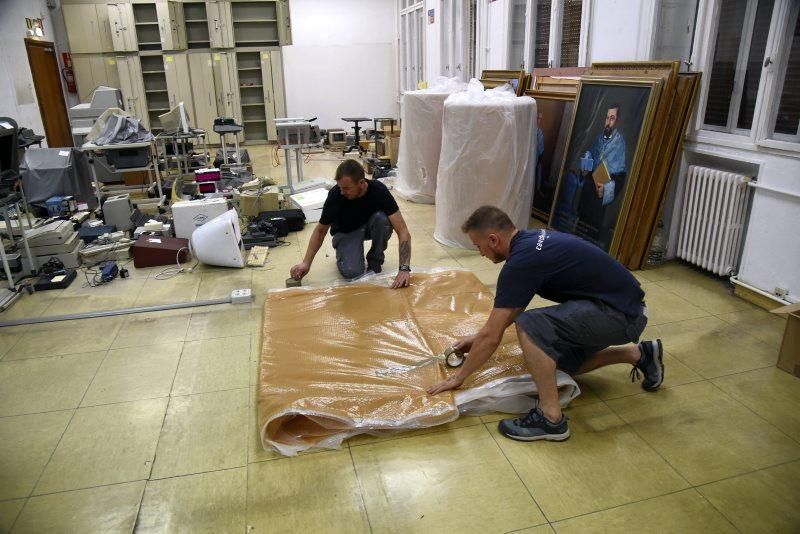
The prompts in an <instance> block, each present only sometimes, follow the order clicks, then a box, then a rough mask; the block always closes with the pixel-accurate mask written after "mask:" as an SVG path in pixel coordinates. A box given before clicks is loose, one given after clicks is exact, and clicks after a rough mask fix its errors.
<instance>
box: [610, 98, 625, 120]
mask: <svg viewBox="0 0 800 534" xmlns="http://www.w3.org/2000/svg"><path fill="white" fill-rule="evenodd" d="M608 109H616V110H617V118H618V119H619V116H620V115H621V112H622V110H621V109H620V107H619V104H617V103H616V102H615V103H613V104H611V105H610V106H608Z"/></svg>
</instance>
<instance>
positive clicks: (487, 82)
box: [480, 70, 531, 96]
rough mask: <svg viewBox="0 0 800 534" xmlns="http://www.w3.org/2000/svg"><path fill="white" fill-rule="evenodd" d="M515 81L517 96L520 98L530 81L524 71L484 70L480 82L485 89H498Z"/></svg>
mask: <svg viewBox="0 0 800 534" xmlns="http://www.w3.org/2000/svg"><path fill="white" fill-rule="evenodd" d="M513 80H517V96H522V94H523V93H524V92H525V90H526V89H527V88H528V84H529V83H530V81H531V78H530V76H529V75H527V74H525V71H524V70H485V71H483V72H482V73H481V79H480V82H481V83H482V84H483V86H484V87H485V88H487V89H493V88H495V87H499V86H501V85H503V84H504V83H508V84H510V83H511V82H512V81H513Z"/></svg>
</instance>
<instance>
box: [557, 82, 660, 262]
mask: <svg viewBox="0 0 800 534" xmlns="http://www.w3.org/2000/svg"><path fill="white" fill-rule="evenodd" d="M660 89H661V80H660V79H655V78H609V77H599V76H597V77H595V76H585V77H583V78H581V83H580V85H579V86H578V94H577V96H576V105H575V112H574V114H573V117H572V126H571V128H570V134H569V137H568V139H567V144H566V149H565V150H564V157H563V160H562V162H561V168H560V171H559V179H558V186H557V188H556V191H555V194H554V195H555V201H554V203H553V208H552V211H551V213H550V226H551V227H553V228H554V229H556V230H560V231H562V232H569V233H572V234H576V235H579V236H580V237H583V238H584V239H586V240H588V241H590V242H592V243H594V244H596V245H597V246H599V247H600V248H602V249H603V250H605V251H606V252H608V253H609V254H611V255H612V256H613V255H615V254H616V251H617V249H618V247H619V240H620V235H621V233H622V232H621V231H619V230H621V227H622V225H621V224H620V221H624V220H625V216H626V213H627V211H628V208H629V202H630V199H631V196H632V193H633V190H634V187H635V185H636V181H637V179H638V178H639V172H640V169H641V166H642V159H643V153H644V147H645V145H646V144H647V140H648V138H649V136H650V133H651V129H652V125H653V116H654V113H655V108H656V104H657V103H658V98H659V92H660Z"/></svg>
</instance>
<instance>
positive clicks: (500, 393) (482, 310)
mask: <svg viewBox="0 0 800 534" xmlns="http://www.w3.org/2000/svg"><path fill="white" fill-rule="evenodd" d="M391 278H392V275H391V274H384V275H379V276H375V277H373V278H371V279H367V280H364V279H362V280H360V281H359V282H356V283H351V284H341V285H338V286H336V287H327V288H295V289H284V290H273V291H271V292H270V293H269V294H268V295H267V299H266V302H265V304H264V318H263V320H264V323H263V331H262V342H261V360H260V364H259V386H258V388H259V389H258V418H259V428H260V431H261V440H262V443H263V445H264V447H266V448H272V449H275V450H277V451H279V452H281V453H282V454H286V455H293V454H296V453H298V452H300V451H303V450H306V449H311V448H336V447H338V446H339V445H340V444H341V442H342V440H344V439H347V438H349V437H351V436H354V435H356V434H364V433H368V434H373V435H381V434H386V433H391V432H398V431H403V430H410V429H414V428H424V427H430V426H434V425H440V424H444V423H447V422H450V421H453V420H455V419H456V418H458V416H459V414H463V413H468V414H475V415H477V414H481V413H488V412H494V411H504V412H509V413H522V412H525V411H527V410H529V409H530V408H532V407H533V404H534V399H533V398H532V397H531V395H532V394H533V393H534V392H535V391H536V386H535V384H534V383H533V382H532V381H531V378H530V375H529V374H528V371H527V369H526V367H525V364H524V361H523V357H522V352H521V350H520V348H519V344H518V342H517V339H516V334H515V332H514V330H513V329H509V330H508V331H507V332H506V334H505V336H504V338H503V342H502V344H501V345H500V347H499V348H498V350H497V351H496V353H495V355H494V356H492V358H491V359H490V360H489V362H487V364H486V365H485V366H484V367H483V368H482V369H481V370H479V371H478V372H477V373H474V374H473V375H472V376H471V377H470V378H469V379H468V380H467V382H465V383H464V385H463V386H462V387H461V388H460V389H459V390H457V391H455V392H453V391H448V392H445V393H441V394H439V395H436V396H435V397H432V396H429V395H428V394H427V393H426V391H425V390H426V388H427V387H429V386H431V385H433V384H434V383H436V382H439V381H441V380H444V379H445V378H446V377H447V376H448V374H450V373H454V372H456V371H455V370H452V369H449V368H447V367H446V366H445V365H444V364H443V363H441V362H440V361H438V360H436V361H433V362H431V363H429V364H428V365H422V366H420V367H414V366H416V365H419V364H421V363H425V362H426V361H430V359H431V357H432V356H434V355H435V354H441V353H442V352H443V351H444V349H446V348H447V347H448V346H449V345H450V344H451V343H452V342H453V341H454V339H455V338H456V337H458V336H465V335H469V334H473V333H475V332H476V331H477V330H478V329H479V328H480V327H481V326H483V324H484V323H485V321H486V318H487V317H488V316H489V313H490V312H491V309H492V302H493V297H492V295H491V293H489V292H488V291H487V290H486V288H485V287H484V286H483V284H482V283H481V282H480V281H479V280H478V279H477V278H476V277H475V275H474V274H472V273H469V272H465V271H440V272H430V273H417V272H415V273H414V276H413V279H412V285H411V286H410V287H408V288H406V289H402V290H393V289H390V288H389V286H390V283H391V282H390V281H391ZM557 382H558V384H559V387H560V390H561V401H562V404H563V405H566V404H567V403H568V402H569V401H570V400H572V399H573V398H574V397H575V396H577V395H578V394H579V393H580V389H579V388H578V386H577V384H576V383H575V382H574V381H573V380H572V379H571V378H570V377H569V376H568V375H566V374H563V373H560V372H559V374H558V377H557Z"/></svg>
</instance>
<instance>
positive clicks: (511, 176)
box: [433, 80, 536, 248]
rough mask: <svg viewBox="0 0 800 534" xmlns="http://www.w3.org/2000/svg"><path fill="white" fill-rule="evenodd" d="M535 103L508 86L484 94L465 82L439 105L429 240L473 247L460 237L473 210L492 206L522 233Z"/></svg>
mask: <svg viewBox="0 0 800 534" xmlns="http://www.w3.org/2000/svg"><path fill="white" fill-rule="evenodd" d="M535 129H536V102H535V101H534V100H533V99H532V98H530V97H527V96H523V97H517V96H516V95H515V93H514V92H513V91H512V90H511V88H510V86H508V85H504V86H501V87H498V88H496V89H490V90H488V91H483V86H481V85H480V83H479V82H477V81H475V80H472V81H470V84H469V87H468V89H467V90H466V91H464V92H462V93H455V94H453V95H450V96H449V97H448V98H447V100H445V103H444V119H443V130H442V153H441V156H440V158H439V174H438V178H437V185H436V228H435V231H434V234H433V236H434V238H436V240H437V241H439V242H440V243H442V244H444V245H447V246H450V247H461V248H474V247H473V245H472V243H471V242H470V240H469V238H468V237H467V236H466V235H465V234H464V233H463V232H461V225H462V223H463V222H464V221H465V220H466V219H467V217H469V216H470V215H471V214H472V212H473V211H475V209H476V208H478V207H480V206H484V205H491V206H496V207H498V208H500V209H502V210H503V211H505V212H506V213H507V214H508V216H509V217H511V220H512V221H513V222H514V224H515V225H517V227H519V228H527V227H528V220H529V218H530V211H531V202H532V200H533V180H534V171H535V168H536V150H535V137H534V136H535Z"/></svg>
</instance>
